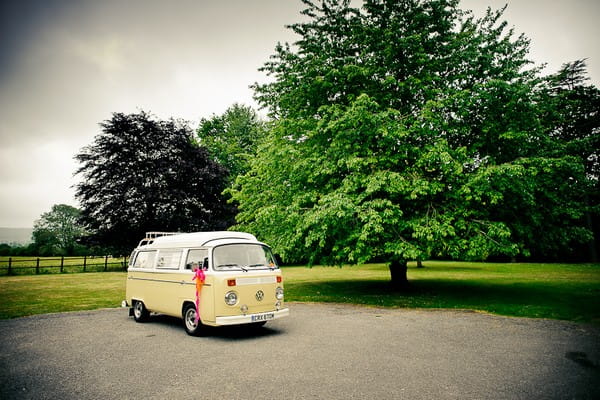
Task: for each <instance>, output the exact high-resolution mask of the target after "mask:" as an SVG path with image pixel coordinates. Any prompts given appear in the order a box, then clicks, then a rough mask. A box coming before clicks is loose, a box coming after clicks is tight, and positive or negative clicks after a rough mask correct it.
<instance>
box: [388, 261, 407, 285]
mask: <svg viewBox="0 0 600 400" xmlns="http://www.w3.org/2000/svg"><path fill="white" fill-rule="evenodd" d="M389 268H390V277H391V283H392V287H393V288H394V289H406V288H408V286H409V285H408V277H407V276H406V272H407V263H406V260H398V259H393V260H392V261H391V262H390V265H389Z"/></svg>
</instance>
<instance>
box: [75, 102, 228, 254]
mask: <svg viewBox="0 0 600 400" xmlns="http://www.w3.org/2000/svg"><path fill="white" fill-rule="evenodd" d="M100 126H101V127H102V133H101V134H99V135H97V136H96V138H95V140H94V143H93V144H91V145H89V146H87V147H84V148H83V149H82V151H81V152H80V154H78V155H77V156H76V159H77V161H79V162H80V163H81V167H80V168H79V169H78V170H77V171H76V174H79V175H80V177H81V178H82V179H81V182H80V183H79V184H77V185H76V196H77V198H78V199H79V201H80V202H81V205H82V219H83V221H84V223H85V225H86V226H87V227H88V228H89V230H90V231H91V233H92V238H93V239H94V241H95V242H96V244H100V245H103V246H108V247H112V248H113V249H115V250H116V251H119V252H122V253H123V252H127V251H129V250H131V247H132V246H134V245H135V243H136V242H137V241H138V240H139V239H140V238H141V237H142V236H143V235H144V233H145V232H147V231H157V230H158V231H199V230H213V229H217V230H218V229H225V228H227V227H228V226H229V225H231V223H232V221H233V214H234V209H233V207H232V206H231V205H228V204H227V201H226V199H225V198H224V197H223V195H222V194H221V193H222V192H223V190H224V188H225V179H226V177H227V170H226V169H225V168H223V167H221V166H220V165H219V164H218V163H216V162H215V161H213V160H211V159H210V157H209V155H208V152H207V151H206V149H205V148H202V147H199V146H198V145H197V144H195V143H194V142H193V139H192V135H193V132H192V131H191V129H190V128H189V127H188V126H187V125H186V124H185V123H183V122H181V121H177V120H174V119H170V120H168V121H161V120H157V119H156V118H154V117H153V116H151V115H150V114H148V113H146V112H143V111H142V112H140V113H137V114H122V113H114V114H113V116H112V118H111V119H110V120H107V121H104V122H103V123H101V124H100Z"/></svg>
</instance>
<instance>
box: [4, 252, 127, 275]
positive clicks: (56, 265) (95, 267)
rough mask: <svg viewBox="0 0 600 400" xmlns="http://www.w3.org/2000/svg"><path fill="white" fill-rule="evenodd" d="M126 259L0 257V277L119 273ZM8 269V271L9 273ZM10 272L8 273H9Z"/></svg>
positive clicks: (107, 257)
mask: <svg viewBox="0 0 600 400" xmlns="http://www.w3.org/2000/svg"><path fill="white" fill-rule="evenodd" d="M126 264H127V258H124V257H119V258H113V257H110V256H106V257H105V256H100V257H92V256H88V257H85V259H84V257H62V258H61V257H31V256H29V257H6V256H2V257H0V276H1V275H30V274H36V273H40V274H52V273H60V272H63V273H71V272H84V269H85V271H86V272H90V271H104V270H108V271H120V270H123V266H124V265H126ZM9 268H10V271H9ZM9 272H10V273H9Z"/></svg>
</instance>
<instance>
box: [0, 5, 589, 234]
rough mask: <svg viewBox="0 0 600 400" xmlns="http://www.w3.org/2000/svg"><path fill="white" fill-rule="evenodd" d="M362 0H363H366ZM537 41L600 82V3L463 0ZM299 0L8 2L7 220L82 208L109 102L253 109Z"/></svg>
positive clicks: (182, 111)
mask: <svg viewBox="0 0 600 400" xmlns="http://www.w3.org/2000/svg"><path fill="white" fill-rule="evenodd" d="M357 1H358V0H357ZM505 3H508V9H507V11H506V13H505V19H506V20H507V21H508V23H509V25H510V26H514V27H515V30H516V32H517V33H521V32H522V33H525V35H526V36H527V37H529V38H530V39H531V53H530V58H531V59H533V60H534V61H535V62H536V63H538V64H541V63H547V64H548V67H547V69H546V72H547V73H552V72H555V71H556V70H557V69H558V68H560V66H561V65H562V64H563V63H565V62H568V61H573V60H576V59H580V58H587V59H588V71H589V72H590V77H591V78H592V82H593V83H594V84H595V85H596V86H600V85H599V83H600V46H599V44H598V39H597V38H599V37H600V23H598V19H599V18H600V1H597V0H570V1H567V0H562V1H560V0H501V1H496V0H462V5H463V8H466V9H472V10H473V11H474V13H475V14H476V15H481V14H482V13H483V11H484V10H485V8H486V7H487V6H491V7H492V8H499V7H501V6H503V5H504V4H505ZM301 9H302V4H301V2H300V1H299V0H195V1H193V0H190V1H182V0H173V1H167V0H165V1H158V0H121V1H117V0H106V1H100V0H98V1H92V0H89V1H83V0H69V1H67V0H0V227H32V226H33V223H34V221H35V220H36V219H38V218H39V217H40V215H41V214H42V213H44V212H47V211H49V210H50V209H51V207H52V205H54V204H60V203H66V204H70V205H73V206H76V207H78V204H77V202H76V200H75V199H74V197H73V193H74V190H73V188H72V186H73V185H74V184H75V183H76V179H77V178H76V177H73V172H74V171H75V169H76V168H77V164H76V163H75V161H74V160H73V156H74V155H75V154H77V153H78V152H79V150H80V149H81V148H82V147H83V146H85V145H88V144H90V143H92V141H93V139H94V136H95V135H96V134H98V133H99V132H100V128H99V127H98V123H99V122H101V121H103V120H106V119H109V118H110V117H111V113H112V112H124V113H131V112H137V111H139V110H145V111H149V112H152V113H153V114H155V115H157V116H158V117H160V118H170V117H175V118H183V119H186V120H188V121H190V122H191V126H192V127H193V128H196V127H197V124H198V121H199V120H200V118H203V117H210V116H211V115H213V114H220V113H222V112H223V111H225V109H227V107H229V106H230V105H232V104H233V103H235V102H238V103H242V104H247V105H251V106H254V107H256V104H255V103H254V101H253V100H252V91H251V90H250V89H249V88H248V86H249V85H251V84H252V83H254V82H256V81H259V82H261V81H264V80H265V77H264V76H263V75H262V74H261V73H259V72H258V68H259V67H260V66H261V65H262V64H263V63H264V62H265V61H267V60H268V58H269V56H270V55H271V54H272V53H273V49H274V47H275V45H276V44H277V42H278V41H280V42H286V41H287V42H293V41H294V40H295V37H294V35H293V34H292V33H291V32H290V31H289V30H287V29H285V27H284V25H286V24H290V23H293V22H297V21H298V20H299V19H300V18H301V16H300V14H299V11H300V10H301Z"/></svg>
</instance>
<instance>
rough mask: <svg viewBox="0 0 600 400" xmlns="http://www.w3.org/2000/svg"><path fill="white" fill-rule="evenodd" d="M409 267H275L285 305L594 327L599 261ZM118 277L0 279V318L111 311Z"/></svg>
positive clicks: (120, 285)
mask: <svg viewBox="0 0 600 400" xmlns="http://www.w3.org/2000/svg"><path fill="white" fill-rule="evenodd" d="M424 265H425V268H416V267H415V266H414V265H413V264H409V270H408V279H409V281H410V283H411V288H410V290H408V291H405V292H394V291H393V290H391V288H390V286H389V272H388V269H387V266H386V265H384V264H368V265H362V266H353V267H343V268H337V267H313V268H307V267H304V266H298V267H283V275H284V282H285V289H286V295H285V297H286V300H287V301H308V302H337V303H352V304H364V305H373V306H384V307H404V308H452V309H472V310H480V311H486V312H491V313H496V314H501V315H511V316H523V317H534V318H553V319H565V320H572V321H579V322H592V323H595V324H600V264H532V263H527V264H519V263H515V264H504V263H498V264H494V263H470V262H441V261H427V262H425V263H424ZM125 281H126V273H124V272H99V273H78V274H46V275H26V276H3V277H0V318H2V319H5V318H14V317H19V316H24V315H33V314H41V313H49V312H60V311H74V310H88V309H96V308H103V307H118V306H119V305H120V303H121V301H122V300H123V299H124V298H125Z"/></svg>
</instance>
